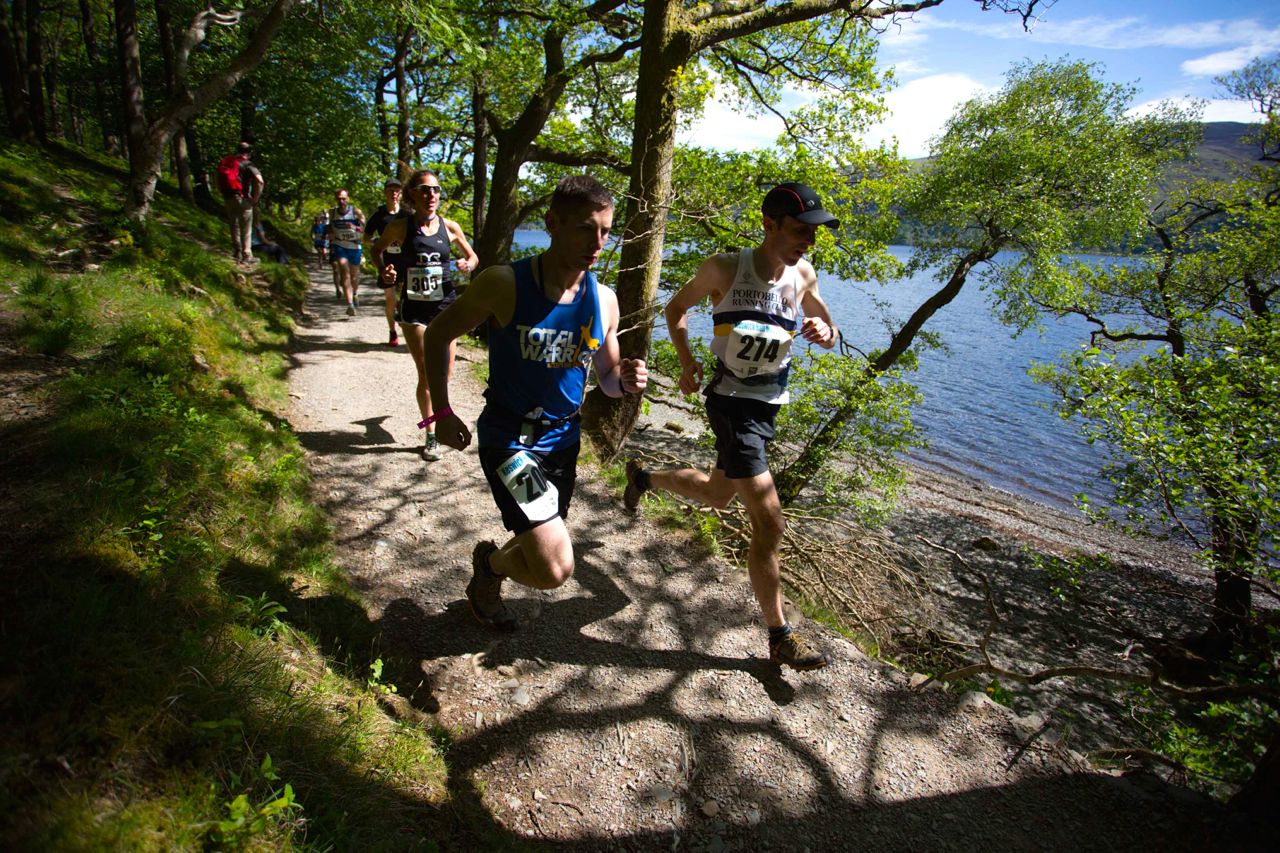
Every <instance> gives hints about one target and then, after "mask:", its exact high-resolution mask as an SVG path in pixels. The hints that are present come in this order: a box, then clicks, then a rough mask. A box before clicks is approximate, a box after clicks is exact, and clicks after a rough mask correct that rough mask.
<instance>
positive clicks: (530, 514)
mask: <svg viewBox="0 0 1280 853" xmlns="http://www.w3.org/2000/svg"><path fill="white" fill-rule="evenodd" d="M498 478H499V479H500V480H502V484H503V485H504V486H506V487H507V491H508V492H510V493H511V497H513V498H515V501H516V503H517V504H519V505H520V511H521V512H523V513H524V515H525V518H527V519H529V520H530V521H532V522H535V523H538V522H543V521H548V520H550V519H552V518H555V517H556V516H557V515H559V513H560V493H559V492H558V491H557V490H556V487H555V485H554V484H553V483H551V482H549V481H548V480H547V477H546V475H545V474H543V473H542V466H540V465H539V464H538V460H537V458H536V457H534V456H533V455H532V454H530V453H527V452H525V451H523V450H518V451H516V452H515V453H514V454H513V455H512V456H511V458H510V459H508V460H507V461H506V462H503V463H502V465H501V466H499V467H498Z"/></svg>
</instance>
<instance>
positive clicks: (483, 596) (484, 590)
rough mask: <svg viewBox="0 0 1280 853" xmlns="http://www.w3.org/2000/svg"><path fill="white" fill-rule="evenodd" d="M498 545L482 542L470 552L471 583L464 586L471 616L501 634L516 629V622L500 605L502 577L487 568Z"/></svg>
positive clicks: (505, 607) (503, 606) (505, 608)
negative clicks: (499, 631) (500, 631)
mask: <svg viewBox="0 0 1280 853" xmlns="http://www.w3.org/2000/svg"><path fill="white" fill-rule="evenodd" d="M497 550H498V546H497V545H495V544H493V543H492V542H490V541H488V540H485V541H483V542H477V543H476V547H475V548H473V549H472V551H471V583H469V584H467V604H469V605H470V606H471V613H472V614H473V615H474V616H475V617H476V619H478V620H479V621H480V622H481V623H482V624H484V625H487V626H489V627H490V628H497V629H499V630H502V631H510V630H512V629H513V628H515V627H516V619H515V617H514V616H512V615H511V612H510V611H508V610H507V606H506V605H505V604H503V603H502V582H503V581H504V580H506V578H505V577H503V576H502V575H495V574H494V573H493V570H492V569H490V568H489V557H490V556H492V555H493V553H494V552H495V551H497Z"/></svg>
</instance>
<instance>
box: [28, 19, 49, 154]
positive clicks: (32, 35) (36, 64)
mask: <svg viewBox="0 0 1280 853" xmlns="http://www.w3.org/2000/svg"><path fill="white" fill-rule="evenodd" d="M40 11H41V10H40V0H29V2H28V3H27V9H26V12H27V55H26V59H27V68H26V71H27V111H28V113H29V115H30V116H31V127H32V129H33V130H34V131H35V134H36V139H38V140H39V141H40V142H42V143H45V142H48V141H49V127H48V124H47V123H46V116H45V105H44V35H43V33H42V31H41V29H40Z"/></svg>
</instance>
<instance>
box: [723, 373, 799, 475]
mask: <svg viewBox="0 0 1280 853" xmlns="http://www.w3.org/2000/svg"><path fill="white" fill-rule="evenodd" d="M780 408H782V407H781V406H778V405H776V404H774V403H765V402H762V401H760V400H751V399H745V398H743V397H725V396H723V395H721V394H716V393H711V394H708V395H707V420H708V421H710V422H711V431H712V432H713V433H715V436H716V467H717V468H719V469H721V470H722V471H724V475H725V477H726V478H728V479H730V480H745V479H746V478H748V477H754V476H756V475H757V474H763V473H764V472H765V471H768V470H769V463H768V460H767V459H766V458H765V448H766V447H767V446H768V444H769V442H771V441H773V436H774V420H775V419H776V418H777V416H778V409H780Z"/></svg>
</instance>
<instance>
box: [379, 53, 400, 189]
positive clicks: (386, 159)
mask: <svg viewBox="0 0 1280 853" xmlns="http://www.w3.org/2000/svg"><path fill="white" fill-rule="evenodd" d="M386 85H387V78H385V77H382V76H379V77H378V80H377V83H376V84H375V85H374V87H373V115H374V118H375V120H376V121H377V122H378V142H379V143H380V144H379V145H378V157H379V158H380V159H381V160H382V174H384V175H400V174H401V171H400V168H399V167H398V166H397V167H395V168H394V169H393V168H392V165H391V125H390V124H388V122H387V93H386ZM401 180H404V178H403V176H401Z"/></svg>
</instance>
